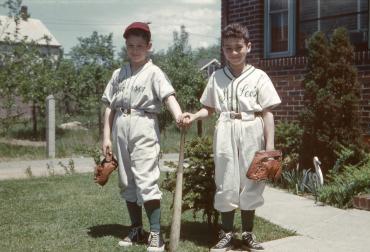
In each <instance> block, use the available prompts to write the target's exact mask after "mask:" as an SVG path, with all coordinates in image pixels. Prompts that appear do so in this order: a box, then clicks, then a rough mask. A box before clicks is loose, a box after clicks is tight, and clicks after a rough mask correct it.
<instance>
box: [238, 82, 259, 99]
mask: <svg viewBox="0 0 370 252" xmlns="http://www.w3.org/2000/svg"><path fill="white" fill-rule="evenodd" d="M239 96H241V97H256V96H257V87H256V86H255V87H254V89H253V90H248V84H245V85H244V87H242V88H241V89H240V95H239Z"/></svg>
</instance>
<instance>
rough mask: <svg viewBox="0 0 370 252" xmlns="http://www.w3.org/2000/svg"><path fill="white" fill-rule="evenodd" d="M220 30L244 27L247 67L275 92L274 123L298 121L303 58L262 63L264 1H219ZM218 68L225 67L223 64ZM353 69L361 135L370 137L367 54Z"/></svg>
mask: <svg viewBox="0 0 370 252" xmlns="http://www.w3.org/2000/svg"><path fill="white" fill-rule="evenodd" d="M221 7H222V8H221V9H222V10H221V13H222V24H221V25H222V27H221V28H223V27H224V26H225V25H226V24H230V23H233V22H238V23H241V24H243V25H245V26H246V27H247V28H248V30H249V33H250V42H251V43H252V50H251V53H250V54H249V55H248V57H247V61H248V63H249V64H251V65H254V66H255V67H257V68H260V69H262V70H263V71H265V72H266V73H267V74H268V75H269V77H270V78H271V80H272V82H273V83H274V85H275V88H276V90H277V91H278V93H279V95H280V97H281V100H282V104H281V105H279V106H278V107H276V108H275V109H274V113H275V119H276V120H284V119H285V118H287V119H288V120H289V121H291V120H298V116H299V113H300V110H301V109H302V108H303V106H304V104H303V96H304V89H303V88H301V87H300V85H299V82H300V79H301V77H302V76H303V75H305V74H306V70H305V68H306V64H307V58H306V57H290V58H277V59H264V58H263V48H264V0H222V6H221ZM222 65H223V66H225V65H226V64H225V60H223V62H222ZM355 65H356V67H357V69H358V76H357V81H358V82H360V83H362V85H363V89H362V98H361V100H360V107H361V110H362V120H361V124H362V128H363V133H364V134H367V135H370V103H369V99H370V51H366V52H356V53H355Z"/></svg>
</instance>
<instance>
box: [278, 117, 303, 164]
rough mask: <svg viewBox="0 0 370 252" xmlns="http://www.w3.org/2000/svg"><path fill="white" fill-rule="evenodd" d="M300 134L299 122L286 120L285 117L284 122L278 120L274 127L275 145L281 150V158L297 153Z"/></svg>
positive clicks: (301, 132) (301, 131)
mask: <svg viewBox="0 0 370 252" xmlns="http://www.w3.org/2000/svg"><path fill="white" fill-rule="evenodd" d="M302 134H303V128H301V127H300V126H299V122H297V121H293V122H288V120H287V119H286V118H285V121H284V122H282V121H278V123H277V125H276V127H275V146H276V149H280V150H282V152H283V159H285V158H286V157H287V156H289V157H291V156H292V155H293V153H298V151H299V147H300V145H301V137H302Z"/></svg>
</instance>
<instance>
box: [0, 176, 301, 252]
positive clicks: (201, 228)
mask: <svg viewBox="0 0 370 252" xmlns="http://www.w3.org/2000/svg"><path fill="white" fill-rule="evenodd" d="M164 177H165V173H163V172H162V174H161V179H160V182H159V184H161V181H162V180H163V179H164ZM162 191H163V193H164V195H163V199H162V201H161V204H162V231H163V233H164V239H165V241H166V242H167V248H168V242H169V233H170V225H171V217H172V210H171V209H170V206H171V204H172V200H173V198H172V194H170V193H169V192H167V191H165V190H162ZM0 205H1V211H0V219H1V224H0V233H1V236H0V251H122V250H124V249H123V248H121V247H119V246H118V241H119V240H120V239H122V238H124V236H125V235H127V234H128V233H129V232H130V221H129V216H128V213H127V210H126V205H125V203H124V200H123V199H121V198H120V196H119V193H118V189H117V172H115V173H113V175H112V176H111V177H110V179H109V182H108V184H107V185H106V186H105V187H104V189H103V190H102V189H101V187H100V186H98V185H97V184H95V183H94V182H93V174H92V173H89V174H86V173H85V174H73V175H58V176H53V177H40V178H29V179H19V180H3V181H1V183H0ZM143 220H144V229H145V231H146V234H148V231H149V224H148V221H147V218H146V215H145V211H144V210H143ZM240 226H241V222H240V211H237V215H236V223H235V231H236V232H238V233H239V236H237V237H239V239H240V232H241V230H240ZM255 226H256V227H255V234H256V236H257V239H258V240H259V241H261V242H264V241H269V240H275V239H280V238H283V237H286V236H292V235H295V234H294V232H292V231H288V230H284V229H282V228H281V227H279V226H276V225H274V224H271V223H269V222H268V221H265V220H263V219H261V218H256V220H255ZM218 231H219V230H209V229H208V226H207V223H206V222H204V221H203V220H202V218H201V213H199V214H198V215H197V218H196V219H194V218H193V214H192V212H185V213H183V215H182V229H181V240H180V249H179V251H207V250H208V248H209V247H211V246H212V245H214V243H215V242H216V241H217V239H218V233H217V232H218ZM125 251H146V245H138V246H134V247H131V248H129V249H126V250H125Z"/></svg>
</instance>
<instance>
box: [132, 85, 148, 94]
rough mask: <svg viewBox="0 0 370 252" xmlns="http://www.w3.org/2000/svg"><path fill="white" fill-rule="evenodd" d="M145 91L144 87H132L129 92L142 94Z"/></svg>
mask: <svg viewBox="0 0 370 252" xmlns="http://www.w3.org/2000/svg"><path fill="white" fill-rule="evenodd" d="M144 90H145V87H144V86H135V87H134V86H132V87H131V92H134V93H142V92H144Z"/></svg>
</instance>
